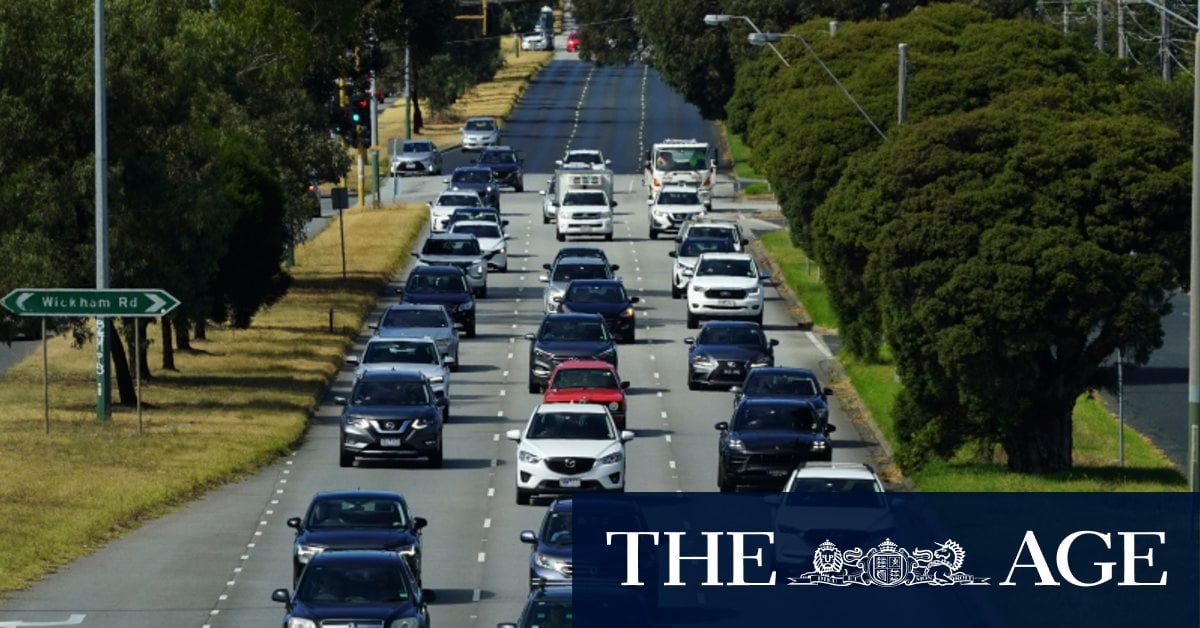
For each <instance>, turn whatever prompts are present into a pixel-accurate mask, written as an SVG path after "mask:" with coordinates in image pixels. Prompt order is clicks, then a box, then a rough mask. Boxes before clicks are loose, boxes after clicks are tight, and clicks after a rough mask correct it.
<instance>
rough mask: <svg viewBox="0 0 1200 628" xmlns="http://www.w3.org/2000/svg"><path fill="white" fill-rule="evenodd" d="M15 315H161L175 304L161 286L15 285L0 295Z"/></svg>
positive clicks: (176, 303) (1, 303) (173, 298)
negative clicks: (47, 286)
mask: <svg viewBox="0 0 1200 628" xmlns="http://www.w3.org/2000/svg"><path fill="white" fill-rule="evenodd" d="M0 305H3V306H4V307H5V308H7V309H8V310H9V311H10V312H12V313H13V314H16V315H18V316H89V317H90V316H135V317H143V316H162V315H164V314H166V313H167V312H170V311H171V310H173V309H175V308H176V307H178V306H179V299H176V298H175V297H173V296H171V295H170V293H168V292H166V291H165V290H157V289H154V288H145V289H134V290H126V289H109V290H95V289H74V288H17V289H16V290H13V291H12V292H10V293H8V295H7V296H5V297H4V298H3V299H0Z"/></svg>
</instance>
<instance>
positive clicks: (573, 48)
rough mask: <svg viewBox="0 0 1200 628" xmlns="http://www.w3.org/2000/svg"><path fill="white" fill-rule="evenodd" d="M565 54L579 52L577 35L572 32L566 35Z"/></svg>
mask: <svg viewBox="0 0 1200 628" xmlns="http://www.w3.org/2000/svg"><path fill="white" fill-rule="evenodd" d="M567 52H579V33H576V32H574V31H572V32H571V33H570V34H569V35H567Z"/></svg>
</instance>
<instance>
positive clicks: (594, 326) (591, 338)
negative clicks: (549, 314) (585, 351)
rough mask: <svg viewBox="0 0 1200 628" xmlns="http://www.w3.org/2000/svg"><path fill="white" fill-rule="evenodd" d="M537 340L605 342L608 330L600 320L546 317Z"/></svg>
mask: <svg viewBox="0 0 1200 628" xmlns="http://www.w3.org/2000/svg"><path fill="white" fill-rule="evenodd" d="M538 339H539V340H545V341H549V342H606V341H608V330H607V329H605V327H604V321H602V320H580V319H575V318H572V319H566V320H564V319H553V318H551V319H547V320H546V322H545V323H542V333H541V334H540V335H539V336H538Z"/></svg>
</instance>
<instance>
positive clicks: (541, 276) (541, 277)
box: [538, 275, 550, 283]
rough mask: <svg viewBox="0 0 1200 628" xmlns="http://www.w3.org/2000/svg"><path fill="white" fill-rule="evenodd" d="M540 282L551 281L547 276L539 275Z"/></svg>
mask: <svg viewBox="0 0 1200 628" xmlns="http://www.w3.org/2000/svg"><path fill="white" fill-rule="evenodd" d="M538 281H540V282H542V283H548V282H549V281H550V277H549V276H547V275H538Z"/></svg>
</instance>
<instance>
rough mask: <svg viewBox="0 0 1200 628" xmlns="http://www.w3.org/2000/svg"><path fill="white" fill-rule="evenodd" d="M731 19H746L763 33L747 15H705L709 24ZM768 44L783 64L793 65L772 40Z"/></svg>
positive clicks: (705, 19)
mask: <svg viewBox="0 0 1200 628" xmlns="http://www.w3.org/2000/svg"><path fill="white" fill-rule="evenodd" d="M730 20H745V21H746V23H747V24H749V25H750V28H753V29H754V32H756V33H762V31H761V30H759V28H758V25H757V24H755V23H754V21H753V20H751V19H750V18H748V17H746V16H745V15H727V14H723V13H722V14H712V13H710V14H708V15H705V16H704V23H705V24H707V25H709V26H719V25H721V24H724V23H726V22H728V21H730ZM755 45H757V46H761V45H762V44H755ZM766 45H767V46H769V47H770V48H771V50H772V51H773V52H774V53H775V56H777V57H779V60H780V61H782V62H783V65H785V66H787V67H789V68H790V67H792V64H790V63H788V60H787V59H785V58H784V57H783V53H781V52H779V49H778V48H776V47H775V45H774V44H772V43H770V42H766Z"/></svg>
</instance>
